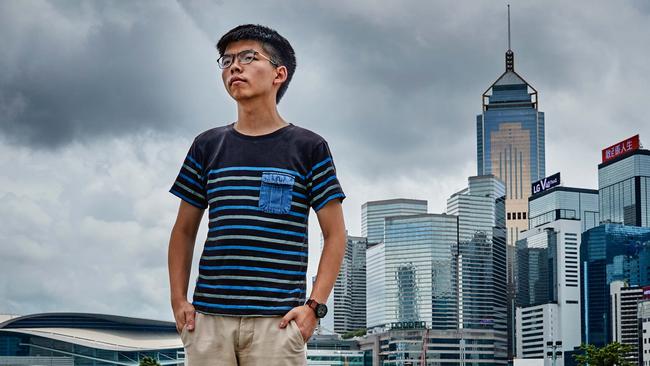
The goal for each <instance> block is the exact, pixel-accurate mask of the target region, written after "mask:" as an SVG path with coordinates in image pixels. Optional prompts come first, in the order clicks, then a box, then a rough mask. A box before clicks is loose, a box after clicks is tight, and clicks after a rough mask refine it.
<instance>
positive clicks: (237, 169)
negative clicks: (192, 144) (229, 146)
mask: <svg viewBox="0 0 650 366" xmlns="http://www.w3.org/2000/svg"><path fill="white" fill-rule="evenodd" d="M239 170H250V171H255V172H259V171H271V172H280V173H287V174H291V175H295V176H296V177H299V178H301V179H303V180H304V179H305V177H304V176H303V175H302V174H300V173H298V172H297V171H295V170H288V169H280V168H270V167H257V166H233V167H229V168H221V169H212V170H210V171H209V172H208V174H217V173H221V172H229V171H239Z"/></svg>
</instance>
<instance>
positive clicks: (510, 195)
mask: <svg viewBox="0 0 650 366" xmlns="http://www.w3.org/2000/svg"><path fill="white" fill-rule="evenodd" d="M544 135H545V132H544V112H540V111H539V110H538V105H537V91H536V90H535V89H534V88H533V87H532V86H531V85H530V84H528V83H527V82H526V81H525V80H524V79H523V78H522V77H521V76H519V74H517V73H516V72H515V70H514V53H513V52H512V50H508V52H506V71H505V72H504V73H503V74H502V75H501V76H500V77H499V78H498V79H497V80H496V81H495V82H494V83H493V84H492V85H491V86H490V87H489V88H488V89H487V90H486V91H485V93H483V113H482V114H480V115H478V116H476V145H477V156H476V157H477V168H478V169H477V170H478V175H488V174H493V175H495V176H496V177H497V178H499V179H500V180H501V181H503V182H504V183H505V186H506V193H507V195H506V219H507V225H506V226H507V228H508V244H510V245H514V243H515V241H516V240H517V239H518V235H519V232H520V231H521V230H525V229H527V228H528V220H527V212H528V197H529V196H530V194H531V183H533V182H535V181H537V180H539V179H542V178H544V176H545V169H546V167H545V140H544V139H545V137H544Z"/></svg>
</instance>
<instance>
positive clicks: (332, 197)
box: [314, 193, 345, 211]
mask: <svg viewBox="0 0 650 366" xmlns="http://www.w3.org/2000/svg"><path fill="white" fill-rule="evenodd" d="M339 197H345V195H344V194H343V193H337V194H333V195H331V196H329V197H327V199H326V200H325V201H323V202H322V203H321V204H320V205H318V207H316V208H314V211H318V210H320V209H321V208H322V207H323V206H325V204H326V203H327V202H329V201H331V200H333V199H335V198H339Z"/></svg>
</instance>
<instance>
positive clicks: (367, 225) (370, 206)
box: [361, 198, 427, 245]
mask: <svg viewBox="0 0 650 366" xmlns="http://www.w3.org/2000/svg"><path fill="white" fill-rule="evenodd" d="M425 213H427V201H423V200H412V199H404V198H398V199H391V200H382V201H370V202H366V203H364V204H363V205H362V206H361V236H363V237H366V238H367V239H368V243H370V244H371V245H372V244H375V243H379V242H382V241H384V219H385V218H386V217H392V216H403V215H416V214H425Z"/></svg>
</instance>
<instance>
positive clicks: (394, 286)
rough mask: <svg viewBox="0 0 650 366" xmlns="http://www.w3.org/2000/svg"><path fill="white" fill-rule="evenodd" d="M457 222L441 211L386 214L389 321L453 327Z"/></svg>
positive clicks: (386, 272)
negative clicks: (417, 322)
mask: <svg viewBox="0 0 650 366" xmlns="http://www.w3.org/2000/svg"><path fill="white" fill-rule="evenodd" d="M457 225H458V218H457V217H456V216H453V215H444V214H443V215H440V214H419V215H408V216H395V217H389V218H386V234H385V241H384V251H385V254H384V255H385V259H384V263H385V274H384V276H385V278H384V281H385V300H384V301H385V305H384V306H385V315H384V319H385V320H386V322H387V323H395V322H402V321H423V322H426V324H427V326H428V327H432V328H434V329H441V328H443V329H454V328H456V324H457V323H456V311H455V303H456V301H455V297H456V294H455V284H454V281H455V278H454V275H453V273H454V263H453V262H454V256H453V254H454V252H455V250H456V235H457ZM368 301H373V300H372V299H368ZM375 301H380V300H375ZM368 325H369V326H372V325H376V324H368Z"/></svg>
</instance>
